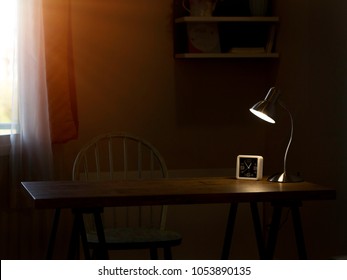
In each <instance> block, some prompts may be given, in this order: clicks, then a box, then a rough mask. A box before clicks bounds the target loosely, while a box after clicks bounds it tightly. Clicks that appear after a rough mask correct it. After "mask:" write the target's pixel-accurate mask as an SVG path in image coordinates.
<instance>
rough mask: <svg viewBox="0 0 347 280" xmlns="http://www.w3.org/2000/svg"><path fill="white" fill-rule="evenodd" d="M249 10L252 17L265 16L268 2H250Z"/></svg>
mask: <svg viewBox="0 0 347 280" xmlns="http://www.w3.org/2000/svg"><path fill="white" fill-rule="evenodd" d="M249 9H250V12H251V15H252V16H265V15H266V13H267V9H268V0H249Z"/></svg>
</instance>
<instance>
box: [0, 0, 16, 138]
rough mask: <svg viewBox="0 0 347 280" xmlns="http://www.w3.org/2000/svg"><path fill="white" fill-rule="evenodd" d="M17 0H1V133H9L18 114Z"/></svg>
mask: <svg viewBox="0 0 347 280" xmlns="http://www.w3.org/2000/svg"><path fill="white" fill-rule="evenodd" d="M16 39H17V1H15V0H5V1H4V0H1V1H0V135H8V134H10V133H11V130H12V129H13V125H16V122H14V121H13V118H14V117H15V119H17V118H16V116H17V101H16V88H17V47H16V46H17V40H16Z"/></svg>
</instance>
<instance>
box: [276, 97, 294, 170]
mask: <svg viewBox="0 0 347 280" xmlns="http://www.w3.org/2000/svg"><path fill="white" fill-rule="evenodd" d="M278 103H279V104H280V105H281V107H282V108H283V109H285V110H286V111H287V112H288V114H289V117H290V138H289V142H288V145H287V148H286V152H285V154H284V160H283V169H284V173H287V155H288V151H289V147H290V144H291V143H292V140H293V131H294V124H293V123H294V122H293V116H292V114H291V113H290V111H289V110H288V108H287V107H286V106H284V104H283V103H282V102H281V101H278Z"/></svg>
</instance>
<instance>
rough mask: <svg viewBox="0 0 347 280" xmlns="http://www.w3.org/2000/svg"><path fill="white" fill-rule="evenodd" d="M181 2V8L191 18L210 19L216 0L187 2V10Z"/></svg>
mask: <svg viewBox="0 0 347 280" xmlns="http://www.w3.org/2000/svg"><path fill="white" fill-rule="evenodd" d="M186 1H187V0H182V6H183V8H184V9H185V10H186V11H188V12H189V13H190V15H191V16H195V17H210V16H212V14H213V11H214V8H215V7H216V3H217V0H189V9H188V8H187V6H186V4H185V2H186Z"/></svg>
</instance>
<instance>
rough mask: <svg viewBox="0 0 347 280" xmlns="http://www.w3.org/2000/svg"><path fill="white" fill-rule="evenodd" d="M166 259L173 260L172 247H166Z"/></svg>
mask: <svg viewBox="0 0 347 280" xmlns="http://www.w3.org/2000/svg"><path fill="white" fill-rule="evenodd" d="M164 259H165V260H172V253H171V247H164Z"/></svg>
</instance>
